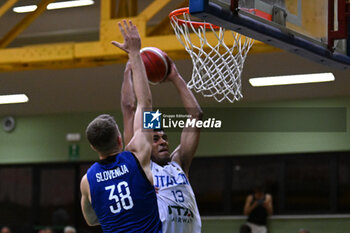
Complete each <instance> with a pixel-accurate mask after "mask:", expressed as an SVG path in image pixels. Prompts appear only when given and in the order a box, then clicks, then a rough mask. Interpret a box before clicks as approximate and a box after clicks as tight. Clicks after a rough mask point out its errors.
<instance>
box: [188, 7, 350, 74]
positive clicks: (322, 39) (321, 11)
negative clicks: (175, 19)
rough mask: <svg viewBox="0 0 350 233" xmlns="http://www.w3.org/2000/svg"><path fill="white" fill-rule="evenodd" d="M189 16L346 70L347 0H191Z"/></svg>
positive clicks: (349, 49)
mask: <svg viewBox="0 0 350 233" xmlns="http://www.w3.org/2000/svg"><path fill="white" fill-rule="evenodd" d="M189 8H190V13H191V15H192V16H195V17H198V18H201V19H202V20H205V21H207V22H210V23H213V24H215V25H218V26H221V27H224V28H227V29H230V30H233V31H236V32H239V33H241V34H243V35H245V36H248V37H251V38H253V39H255V40H259V41H261V42H264V43H266V44H270V45H272V46H275V47H278V48H281V49H284V50H287V51H289V52H292V53H295V54H298V55H301V56H303V57H305V58H309V59H311V60H314V61H316V62H318V63H321V64H325V65H329V66H333V67H337V68H340V69H350V41H348V37H349V33H350V29H349V26H350V3H349V1H348V0H190V4H189Z"/></svg>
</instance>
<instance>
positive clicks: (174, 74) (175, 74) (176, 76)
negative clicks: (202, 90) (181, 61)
mask: <svg viewBox="0 0 350 233" xmlns="http://www.w3.org/2000/svg"><path fill="white" fill-rule="evenodd" d="M169 60H170V64H171V65H170V72H169V74H168V76H167V77H166V78H165V80H164V82H166V81H170V82H173V81H174V80H175V79H179V78H181V79H182V77H181V75H180V73H179V71H178V70H177V68H176V65H175V63H174V61H173V60H172V59H171V58H170V57H169Z"/></svg>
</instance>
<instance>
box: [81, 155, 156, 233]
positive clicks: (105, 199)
mask: <svg viewBox="0 0 350 233" xmlns="http://www.w3.org/2000/svg"><path fill="white" fill-rule="evenodd" d="M87 178H88V181H89V185H90V194H91V204H92V207H93V208H94V210H95V213H96V215H97V217H98V220H99V222H100V224H101V227H102V230H103V232H106V233H107V232H108V233H116V232H128V233H129V232H149V233H159V232H162V228H161V227H162V225H161V222H160V219H159V213H158V205H157V197H156V193H155V190H154V187H153V185H152V184H151V182H150V181H149V180H148V179H147V177H146V174H145V172H144V170H143V169H142V167H141V165H140V163H139V161H138V160H137V158H136V157H135V156H134V155H133V154H132V153H131V152H129V151H124V152H121V153H119V154H117V155H115V156H110V157H108V158H107V159H105V160H101V161H99V162H96V163H94V164H93V165H92V166H91V167H90V168H89V170H88V171H87Z"/></svg>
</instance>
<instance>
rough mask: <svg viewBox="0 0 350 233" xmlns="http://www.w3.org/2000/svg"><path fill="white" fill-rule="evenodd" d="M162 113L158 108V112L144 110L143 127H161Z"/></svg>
mask: <svg viewBox="0 0 350 233" xmlns="http://www.w3.org/2000/svg"><path fill="white" fill-rule="evenodd" d="M161 115H162V113H160V112H159V110H157V111H156V112H143V128H144V129H161V126H160V121H161Z"/></svg>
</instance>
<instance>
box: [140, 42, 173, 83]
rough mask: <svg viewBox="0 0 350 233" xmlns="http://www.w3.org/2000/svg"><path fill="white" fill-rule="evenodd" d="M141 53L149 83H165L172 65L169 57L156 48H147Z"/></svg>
mask: <svg viewBox="0 0 350 233" xmlns="http://www.w3.org/2000/svg"><path fill="white" fill-rule="evenodd" d="M140 52H141V58H142V61H143V64H144V65H145V68H146V73H147V78H148V81H149V82H150V83H151V84H158V83H160V82H162V81H164V79H165V78H166V77H167V76H168V74H169V72H170V65H171V63H170V60H169V57H168V55H167V54H166V53H165V52H163V51H162V50H160V49H158V48H155V47H145V48H143V49H141V51H140Z"/></svg>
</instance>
